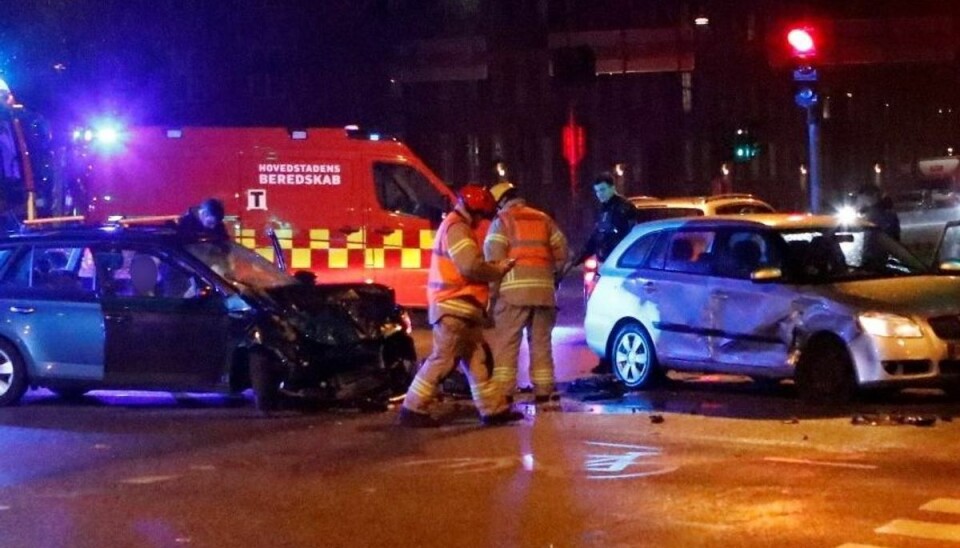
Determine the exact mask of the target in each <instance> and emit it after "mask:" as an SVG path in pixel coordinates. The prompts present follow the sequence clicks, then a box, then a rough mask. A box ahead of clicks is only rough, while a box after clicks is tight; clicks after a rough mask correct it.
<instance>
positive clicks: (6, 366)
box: [0, 341, 27, 407]
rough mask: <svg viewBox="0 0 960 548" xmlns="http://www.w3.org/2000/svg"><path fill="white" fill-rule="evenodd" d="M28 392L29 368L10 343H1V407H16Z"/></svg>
mask: <svg viewBox="0 0 960 548" xmlns="http://www.w3.org/2000/svg"><path fill="white" fill-rule="evenodd" d="M26 391H27V366H26V364H25V363H24V362H23V358H21V357H20V353H19V352H17V349H16V348H14V347H13V345H11V344H10V343H8V342H6V341H0V407H5V406H8V405H15V404H16V403H17V402H19V401H20V398H22V397H23V394H24V393H25V392H26Z"/></svg>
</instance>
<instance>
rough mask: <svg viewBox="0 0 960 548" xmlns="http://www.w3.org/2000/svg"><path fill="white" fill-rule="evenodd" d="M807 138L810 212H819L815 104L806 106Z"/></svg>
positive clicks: (817, 119)
mask: <svg viewBox="0 0 960 548" xmlns="http://www.w3.org/2000/svg"><path fill="white" fill-rule="evenodd" d="M807 140H808V146H809V149H810V151H809V152H810V162H809V163H810V170H809V183H810V212H811V213H820V113H819V111H818V110H817V105H816V104H812V105H809V106H807Z"/></svg>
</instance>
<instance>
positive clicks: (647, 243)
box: [617, 232, 663, 268]
mask: <svg viewBox="0 0 960 548" xmlns="http://www.w3.org/2000/svg"><path fill="white" fill-rule="evenodd" d="M661 235H663V232H654V233H652V234H646V235H644V236H641V237H639V238H637V240H636V241H635V242H633V243H632V244H630V247H629V248H627V250H626V251H624V252H623V255H621V256H620V260H619V261H617V267H618V268H641V267H643V265H644V264H645V262H646V260H647V257H648V256H649V255H650V250H652V249H653V246H654V244H655V243H657V239H658V238H660V236H661Z"/></svg>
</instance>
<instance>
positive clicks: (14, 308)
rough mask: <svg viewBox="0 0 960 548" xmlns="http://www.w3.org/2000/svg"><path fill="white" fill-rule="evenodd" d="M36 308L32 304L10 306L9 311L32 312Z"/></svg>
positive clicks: (18, 312)
mask: <svg viewBox="0 0 960 548" xmlns="http://www.w3.org/2000/svg"><path fill="white" fill-rule="evenodd" d="M36 311H37V309H36V308H34V307H32V306H11V307H10V312H16V313H17V314H33V313H34V312H36Z"/></svg>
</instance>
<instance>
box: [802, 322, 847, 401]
mask: <svg viewBox="0 0 960 548" xmlns="http://www.w3.org/2000/svg"><path fill="white" fill-rule="evenodd" d="M794 382H795V383H796V385H797V393H798V394H799V396H800V399H802V400H804V401H807V402H811V403H846V402H848V401H850V400H851V399H852V398H853V396H854V394H855V393H856V390H857V381H856V374H855V372H854V370H853V362H852V361H851V359H850V353H849V352H848V351H847V347H846V345H845V344H844V343H843V342H842V341H840V340H839V339H837V338H835V337H815V338H814V339H812V340H811V341H809V342H808V343H807V349H805V350H804V351H803V353H802V354H801V355H800V361H799V363H797V370H796V373H795V374H794Z"/></svg>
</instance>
